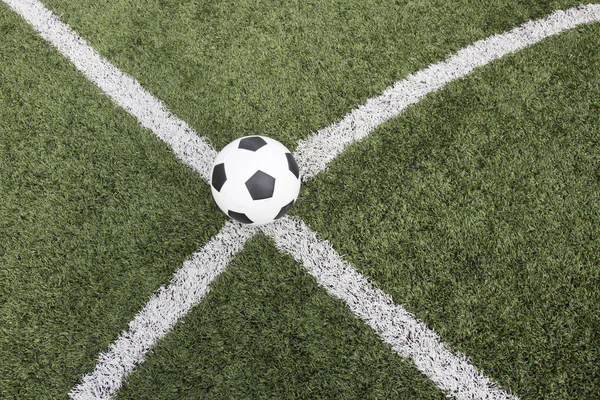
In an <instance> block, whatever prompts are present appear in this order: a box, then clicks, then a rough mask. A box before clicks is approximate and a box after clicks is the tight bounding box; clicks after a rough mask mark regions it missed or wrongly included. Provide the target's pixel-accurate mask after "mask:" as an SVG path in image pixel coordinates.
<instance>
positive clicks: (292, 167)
mask: <svg viewBox="0 0 600 400" xmlns="http://www.w3.org/2000/svg"><path fill="white" fill-rule="evenodd" d="M285 158H287V162H288V168H289V169H290V171H291V172H292V174H294V175H296V178H300V169H299V168H298V164H296V160H294V156H293V155H292V153H285Z"/></svg>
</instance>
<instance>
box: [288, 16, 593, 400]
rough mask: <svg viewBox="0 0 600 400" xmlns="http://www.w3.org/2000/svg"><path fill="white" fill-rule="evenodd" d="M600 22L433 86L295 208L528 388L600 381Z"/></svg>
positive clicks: (311, 186) (588, 394)
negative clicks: (434, 89) (439, 87)
mask: <svg viewBox="0 0 600 400" xmlns="http://www.w3.org/2000/svg"><path fill="white" fill-rule="evenodd" d="M599 36H600V25H599V24H593V25H589V26H585V27H582V28H579V29H577V30H574V31H570V32H567V33H565V34H562V35H560V36H559V37H554V38H550V39H546V40H545V41H543V42H541V43H539V44H537V45H535V46H534V47H533V48H531V49H526V50H523V51H522V52H520V53H518V54H516V55H510V56H507V57H506V58H504V59H502V60H499V61H497V62H494V63H493V64H492V65H490V66H487V67H485V68H482V69H480V70H478V71H476V72H474V73H473V74H472V75H471V76H469V77H468V78H466V79H463V80H460V81H456V82H453V83H451V84H450V85H448V87H447V88H445V89H444V90H442V91H440V92H438V93H434V94H432V95H430V96H429V97H428V98H426V99H425V100H423V101H422V102H421V103H419V104H418V105H417V106H414V107H411V108H410V109H409V110H408V111H407V112H406V113H405V114H404V115H403V116H401V117H400V118H397V119H396V120H394V121H392V122H390V123H387V124H386V125H384V126H382V127H381V128H380V129H378V130H377V132H375V133H373V135H372V136H370V137H369V138H368V139H366V140H365V141H363V142H360V143H356V144H354V145H352V146H350V148H349V149H348V150H347V151H346V152H345V153H344V154H342V155H341V156H340V157H339V158H337V159H336V160H335V161H334V162H333V164H332V165H331V168H330V169H329V170H328V171H326V172H324V173H323V174H321V175H320V176H318V177H317V178H316V179H314V180H312V181H310V182H309V183H308V184H306V185H305V187H304V188H303V191H302V193H301V197H300V199H299V201H298V205H297V207H296V208H295V209H293V210H292V212H293V213H294V214H296V215H298V216H300V217H301V218H302V219H303V220H304V221H306V222H307V223H308V224H309V225H310V226H311V227H312V228H313V229H314V230H316V231H317V232H319V233H320V234H321V235H323V237H325V238H327V239H329V240H330V241H331V242H332V243H333V244H334V246H335V247H336V249H338V251H339V252H340V253H341V254H344V255H345V257H346V259H347V260H348V261H350V262H351V263H352V264H353V265H354V266H355V267H356V268H358V269H359V270H360V271H362V272H363V273H365V274H366V275H367V276H368V277H370V278H371V279H372V280H373V281H375V282H376V283H377V284H378V285H380V286H381V287H382V288H383V289H384V290H385V291H386V292H388V293H390V294H391V295H392V296H393V298H394V300H395V301H396V302H397V303H400V304H406V305H407V308H408V309H409V310H411V311H413V312H415V313H416V315H417V316H419V317H420V318H422V319H423V320H424V321H425V322H426V323H427V324H429V325H430V326H431V327H432V328H433V329H434V330H435V331H437V332H438V333H439V334H440V335H441V337H442V339H443V340H444V341H447V342H448V343H450V344H451V345H452V346H453V347H454V348H455V349H457V350H460V351H462V352H464V353H465V354H467V355H468V356H469V357H470V358H471V359H472V360H473V362H474V363H475V365H477V366H478V367H480V368H481V369H483V370H484V371H485V372H486V373H487V374H489V376H491V377H493V378H494V379H496V380H497V381H498V382H499V383H500V384H501V385H502V386H503V387H505V388H507V389H510V390H511V391H513V392H514V393H515V394H517V395H519V396H520V398H522V399H537V398H547V399H549V398H552V399H573V398H578V399H584V398H595V397H597V396H598V394H599V393H600V384H599V383H600V350H599V349H600V303H599V302H598V299H599V298H600V286H599V285H598V282H600V256H599V254H600V228H599V226H600V167H599V166H600V102H599V100H598V99H600V68H599V66H600V51H599V47H598V46H599V43H598V37H599Z"/></svg>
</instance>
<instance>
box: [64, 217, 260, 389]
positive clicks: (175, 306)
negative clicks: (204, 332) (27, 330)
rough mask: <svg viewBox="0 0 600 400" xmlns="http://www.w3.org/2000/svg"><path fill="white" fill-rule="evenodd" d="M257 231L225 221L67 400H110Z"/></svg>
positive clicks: (100, 358) (103, 355) (149, 303)
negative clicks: (157, 342) (159, 340)
mask: <svg viewBox="0 0 600 400" xmlns="http://www.w3.org/2000/svg"><path fill="white" fill-rule="evenodd" d="M255 233H256V229H255V228H252V227H247V226H243V225H241V224H238V223H233V222H227V223H226V224H225V226H224V227H223V229H222V230H221V231H220V232H219V233H218V234H217V235H216V236H215V237H214V238H213V239H212V240H211V241H210V242H208V243H207V244H206V245H205V246H204V247H203V248H202V249H200V250H199V251H198V252H196V253H194V255H192V256H191V257H190V258H189V259H188V260H187V261H185V262H184V263H183V266H182V267H181V268H180V269H179V270H177V272H176V273H175V276H174V277H173V280H172V281H171V283H170V285H169V286H168V287H167V288H164V287H161V288H160V289H159V291H158V292H157V293H156V294H154V295H153V296H152V297H151V298H150V301H148V303H147V304H146V305H145V306H144V308H143V309H142V311H140V312H139V313H138V314H137V315H136V316H135V318H134V319H133V321H131V322H130V323H129V329H128V330H127V331H126V332H123V333H122V334H121V335H120V336H119V338H118V339H117V340H116V341H115V342H114V343H113V344H112V345H110V347H109V349H108V351H107V352H106V353H103V354H101V355H100V356H99V362H98V364H97V365H96V368H95V369H94V371H92V372H91V373H90V374H88V375H85V376H84V377H83V378H82V380H81V383H80V384H78V385H77V386H75V387H74V388H73V390H72V391H71V393H69V395H70V396H71V398H72V399H76V400H99V399H109V398H110V397H111V396H112V395H113V394H114V393H115V392H116V391H117V390H118V389H119V388H120V387H121V385H122V384H123V381H124V380H125V378H126V377H127V376H128V375H129V374H130V373H131V372H132V371H133V369H134V368H135V367H136V366H137V365H138V364H140V363H141V362H142V361H143V360H144V356H145V354H146V353H147V352H148V350H150V348H151V347H152V346H154V344H155V343H156V341H157V340H158V339H160V338H161V337H163V336H164V335H165V334H166V333H167V332H168V331H169V330H171V328H172V327H173V326H174V325H175V323H176V322H177V320H179V318H181V317H183V316H184V315H185V314H187V312H188V311H189V310H190V309H191V308H192V307H193V306H194V305H196V304H198V303H199V302H200V301H201V300H202V299H203V298H204V297H205V296H206V294H207V293H208V292H209V289H210V287H209V285H210V283H211V282H212V281H213V279H215V278H216V277H217V276H218V275H219V274H220V273H221V272H223V270H225V267H226V266H227V264H228V263H229V261H231V259H232V258H233V257H234V256H235V255H236V254H237V253H238V252H239V251H240V250H242V249H243V248H244V245H245V244H246V242H247V241H248V240H249V239H250V238H251V237H252V236H254V234H255Z"/></svg>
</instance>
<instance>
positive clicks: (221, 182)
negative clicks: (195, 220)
mask: <svg viewBox="0 0 600 400" xmlns="http://www.w3.org/2000/svg"><path fill="white" fill-rule="evenodd" d="M210 184H211V185H210V186H211V189H212V195H213V197H214V199H215V201H216V203H217V205H218V206H219V208H220V209H221V210H222V211H223V212H224V213H225V214H227V215H229V216H230V217H231V218H233V219H234V220H236V221H238V222H241V223H244V224H251V225H263V224H266V223H269V222H272V221H274V220H276V219H278V218H281V217H282V216H284V215H285V214H286V213H287V212H288V211H289V209H290V208H292V206H293V205H294V202H295V201H296V198H297V197H298V193H299V192H300V171H299V169H298V164H296V161H295V160H294V157H293V156H292V153H290V151H289V150H288V149H287V148H286V147H285V146H284V145H282V144H281V143H279V142H278V141H276V140H273V139H271V138H268V137H264V136H245V137H243V138H239V139H236V140H234V141H233V142H231V143H229V144H228V145H227V146H225V147H224V148H223V150H221V152H220V153H219V154H218V155H217V158H216V159H215V162H214V164H213V168H212V176H211V182H210Z"/></svg>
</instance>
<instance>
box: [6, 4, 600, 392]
mask: <svg viewBox="0 0 600 400" xmlns="http://www.w3.org/2000/svg"><path fill="white" fill-rule="evenodd" d="M3 1H4V2H5V3H6V4H8V6H9V7H11V8H12V9H13V10H14V11H15V12H17V13H18V14H19V15H21V16H22V17H23V18H24V19H25V20H26V21H27V22H29V23H30V24H31V25H32V26H33V28H34V29H35V30H36V31H37V32H38V33H39V34H40V35H41V36H42V37H43V38H44V39H46V40H47V41H49V42H50V43H51V44H52V45H54V46H55V47H56V48H57V49H58V50H59V51H60V52H61V53H62V54H63V55H64V56H66V57H67V58H69V59H70V60H71V62H73V64H74V65H75V66H76V67H77V69H79V70H80V71H81V72H82V73H83V74H85V75H86V76H87V77H88V79H90V80H91V81H92V82H93V83H94V84H96V85H97V86H98V87H100V88H101V89H102V90H103V91H104V92H105V93H106V94H107V95H108V96H109V97H110V98H111V99H112V100H113V101H114V102H115V103H116V104H118V105H119V106H121V107H123V108H124V109H125V110H127V111H128V112H129V113H131V114H132V115H134V116H135V117H136V118H137V119H138V121H139V122H140V124H141V125H142V126H144V127H146V128H148V129H150V130H152V131H153V132H154V133H155V134H156V135H157V136H158V137H159V138H160V139H161V140H163V141H164V142H166V143H167V144H169V145H170V146H171V148H172V149H173V151H174V152H175V154H176V155H177V157H179V158H180V159H181V160H182V161H183V162H184V163H186V164H187V165H188V166H190V167H191V168H193V169H194V170H196V171H197V172H198V173H199V174H200V176H202V178H204V179H205V180H206V181H208V180H209V177H210V166H211V164H212V160H213V159H214V157H215V155H216V151H215V150H214V149H213V148H212V147H210V145H209V144H208V142H207V141H206V140H205V139H204V138H202V137H200V136H198V135H197V134H196V133H195V132H194V131H193V129H192V128H190V127H189V126H188V125H187V124H186V123H185V122H184V121H181V120H180V119H178V118H177V117H176V116H174V115H173V114H172V113H171V112H170V111H168V110H167V108H166V107H165V106H164V105H163V103H162V102H161V101H160V100H158V99H156V98H155V97H154V96H153V95H152V94H150V93H149V92H147V91H146V90H145V89H144V88H142V87H141V85H140V84H139V83H138V82H137V81H136V80H135V79H134V78H132V77H130V76H128V75H125V74H124V73H122V72H121V71H120V70H119V69H117V68H116V67H115V66H113V65H112V64H110V63H109V62H108V61H107V60H106V59H104V58H102V57H101V56H100V55H99V54H98V53H97V52H96V51H95V50H94V49H92V48H91V47H90V46H89V45H88V44H87V43H86V42H85V40H84V39H82V38H81V37H80V36H79V35H77V34H76V33H75V32H74V31H73V30H72V29H71V28H70V27H68V26H67V25H66V24H64V23H63V22H61V21H60V20H59V19H58V17H56V16H55V15H54V14H53V13H52V12H51V11H49V10H48V9H47V8H46V7H45V6H44V5H43V4H42V3H40V2H39V1H38V0H3ZM598 21H600V4H589V5H585V6H580V7H576V8H571V9H568V10H566V11H556V12H554V13H553V14H551V15H550V16H548V17H547V18H544V19H541V20H537V21H530V22H527V23H525V24H523V25H521V26H519V27H517V28H515V29H513V30H511V31H508V32H505V33H503V34H498V35H494V36H491V37H489V38H487V39H484V40H480V41H478V42H475V43H474V44H472V45H470V46H468V47H466V48H464V49H462V50H460V51H459V52H458V53H456V54H455V55H452V56H451V57H449V58H448V59H446V60H444V61H442V62H439V63H436V64H433V65H431V66H429V67H428V68H426V69H424V70H421V71H419V72H417V73H415V74H412V75H409V76H408V77H407V78H406V79H404V80H402V81H399V82H397V83H396V84H395V85H393V86H392V87H390V88H388V89H386V90H385V91H384V93H383V94H381V95H380V96H378V97H375V98H372V99H370V100H368V101H367V102H366V103H365V104H363V105H362V106H360V107H359V108H357V109H356V110H354V111H352V112H351V113H350V114H348V115H346V116H345V117H344V118H343V119H342V120H341V121H339V122H337V123H335V124H333V125H331V126H329V127H327V128H325V129H323V130H320V131H318V132H317V133H315V134H313V135H311V136H310V137H308V138H307V139H306V140H303V141H301V142H300V143H299V144H298V147H297V150H296V152H295V154H294V156H295V157H296V159H297V161H298V164H299V166H300V169H301V172H302V175H303V179H307V178H310V177H312V176H314V175H316V174H317V173H319V172H320V171H322V170H323V169H325V168H326V167H327V165H328V164H329V162H330V161H331V160H333V159H334V158H335V157H336V156H337V155H338V154H339V153H341V152H342V151H343V150H344V148H345V147H346V146H347V145H349V144H350V143H352V142H354V141H357V140H360V139H362V138H364V137H366V136H367V135H369V134H370V133H371V132H373V131H374V130H375V129H376V128H377V127H378V126H379V125H381V124H382V123H383V122H385V121H388V120H390V119H391V118H394V117H396V116H398V115H399V114H400V113H402V112H403V111H404V110H405V109H406V107H408V106H409V105H410V104H414V103H417V102H418V101H419V100H420V99H421V98H423V97H424V96H426V95H427V94H429V93H431V92H433V91H436V90H438V89H440V88H442V87H443V86H444V85H446V84H447V83H449V82H451V81H453V80H456V79H459V78H462V77H464V76H466V75H468V74H469V73H471V72H472V71H473V69H474V68H476V67H479V66H483V65H486V64H488V63H490V62H491V61H493V60H496V59H498V58H501V57H503V56H504V55H506V54H509V53H511V52H515V51H518V50H520V49H523V48H525V47H527V46H530V45H532V44H534V43H537V42H539V41H540V40H542V39H544V38H546V37H549V36H552V35H555V34H558V33H560V32H563V31H565V30H568V29H572V28H575V27H576V26H578V25H581V24H585V23H590V22H598ZM261 229H262V231H263V232H264V233H265V234H267V235H268V236H269V237H271V238H272V239H273V240H274V242H275V245H276V246H277V248H279V249H280V250H282V251H285V252H288V253H290V254H291V255H292V256H293V257H294V259H296V260H297V261H298V262H300V263H302V264H303V265H304V267H305V268H306V270H307V271H308V272H309V273H310V274H312V275H313V276H314V277H315V278H316V280H317V282H318V283H319V284H320V285H322V286H323V287H324V288H325V289H326V290H327V291H328V293H329V294H330V295H332V296H334V297H336V298H339V299H342V300H344V301H345V303H346V304H347V305H348V308H349V309H350V310H351V311H352V312H353V313H354V314H355V315H356V316H357V317H358V318H360V319H361V320H362V321H364V322H365V323H366V324H368V325H369V326H370V327H371V328H372V329H373V330H374V331H375V332H376V333H377V334H378V335H379V336H380V337H381V339H382V340H383V341H384V342H386V343H388V344H389V345H390V346H391V347H392V349H393V350H394V351H395V352H396V353H397V354H399V355H400V356H402V357H408V358H410V359H411V360H412V361H413V362H414V364H415V366H416V367H417V368H418V369H419V370H420V371H421V372H422V373H423V374H425V375H426V376H427V377H428V378H430V379H431V380H432V381H433V382H434V383H435V384H436V385H437V386H438V387H439V388H440V389H442V390H444V391H446V392H447V393H448V394H450V395H451V396H453V397H455V398H457V399H516V397H515V396H514V395H512V394H510V393H507V392H505V391H503V390H502V389H500V388H499V387H498V386H497V384H495V383H494V382H493V381H492V380H490V379H489V378H488V377H487V376H485V375H484V374H483V373H481V372H480V371H478V370H477V369H476V368H475V367H474V366H473V365H472V364H471V363H470V362H469V361H468V359H467V358H466V357H465V356H464V355H462V354H456V353H452V352H451V350H450V349H449V348H448V347H447V346H446V345H445V344H444V343H443V342H442V341H441V339H440V338H439V336H438V335H437V334H436V333H435V332H433V331H432V330H431V329H429V328H428V327H427V326H426V325H425V324H424V323H423V322H422V321H420V320H419V319H418V318H416V317H415V316H414V315H412V314H410V313H408V312H407V311H406V310H405V309H404V308H402V307H401V306H399V305H397V304H394V303H393V301H392V299H391V298H390V297H389V296H388V295H387V294H385V293H384V292H383V291H381V290H380V289H379V288H377V287H376V286H374V285H373V284H371V283H370V282H369V281H368V280H367V278H366V277H364V276H363V275H361V274H360V273H359V272H357V271H356V270H355V269H353V268H352V267H351V266H350V265H349V264H348V263H347V262H345V261H343V259H342V257H341V256H340V255H339V254H338V253H337V252H336V251H335V250H334V249H333V247H332V246H331V244H330V243H329V242H327V241H326V240H323V239H320V238H319V237H318V236H317V235H316V234H315V233H314V232H312V231H311V230H310V229H309V228H308V227H307V226H306V225H305V224H304V223H303V222H302V221H298V220H296V219H292V218H289V217H284V218H282V219H281V220H279V221H277V222H276V223H274V224H271V225H267V226H265V227H262V228H261ZM257 232H259V230H258V229H256V228H251V227H246V226H242V225H240V224H237V223H233V222H227V223H226V224H225V226H224V227H223V228H222V229H221V231H220V232H219V233H218V234H217V235H216V236H215V237H214V238H212V239H211V240H210V241H209V242H208V243H207V244H206V245H204V246H203V247H202V248H201V249H200V250H198V251H197V252H196V253H194V254H193V255H192V256H191V257H190V258H189V259H188V260H187V261H185V262H184V264H183V265H182V266H181V267H180V268H179V269H178V270H177V271H176V273H175V276H174V277H173V279H172V281H171V283H170V284H169V286H167V287H166V288H165V287H162V288H161V289H160V290H159V291H158V292H157V293H156V294H154V295H153V296H152V297H151V298H150V300H149V301H148V303H147V304H146V306H145V307H144V308H143V309H142V310H141V311H140V312H139V313H138V314H137V315H136V316H135V317H134V319H133V321H131V323H130V324H129V329H128V330H127V331H126V332H123V333H122V334H121V335H120V336H119V337H118V338H117V340H116V341H115V342H114V343H113V344H112V345H111V346H110V347H109V349H108V351H107V352H106V353H103V354H101V355H100V356H99V360H98V364H97V365H96V368H95V369H94V371H92V372H91V373H89V374H87V375H85V376H83V378H82V379H81V383H80V384H78V385H77V386H75V387H74V388H73V390H72V391H71V393H70V396H71V398H72V399H78V400H84V399H108V398H110V397H111V396H112V395H113V394H115V393H116V391H118V390H119V388H120V387H121V386H122V384H123V382H124V380H125V378H126V377H127V376H128V375H129V374H130V373H131V372H132V371H133V370H134V369H135V367H136V366H137V365H139V364H140V363H141V362H143V360H144V356H145V354H146V353H147V352H148V350H149V349H150V348H151V347H152V346H153V345H154V344H155V343H156V341H157V340H158V339H160V338H161V337H162V336H164V335H165V334H166V333H168V331H169V330H171V329H172V328H173V326H174V325H175V324H176V323H177V321H178V320H179V318H181V317H182V316H184V315H185V314H186V313H187V312H188V311H189V310H190V309H191V308H192V307H193V306H194V305H195V304H197V303H198V302H200V301H201V300H202V299H203V298H204V297H205V296H206V294H207V293H208V291H209V288H210V282H211V281H212V280H213V279H214V278H215V277H216V276H217V275H219V274H220V273H221V272H223V271H224V270H225V268H226V266H227V264H228V263H229V262H230V261H231V259H232V258H233V257H234V256H235V255H236V254H237V253H238V252H239V251H241V250H242V249H243V248H244V246H245V243H246V242H247V241H248V240H249V239H250V238H251V237H253V236H254V235H255V234H256V233H257Z"/></svg>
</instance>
